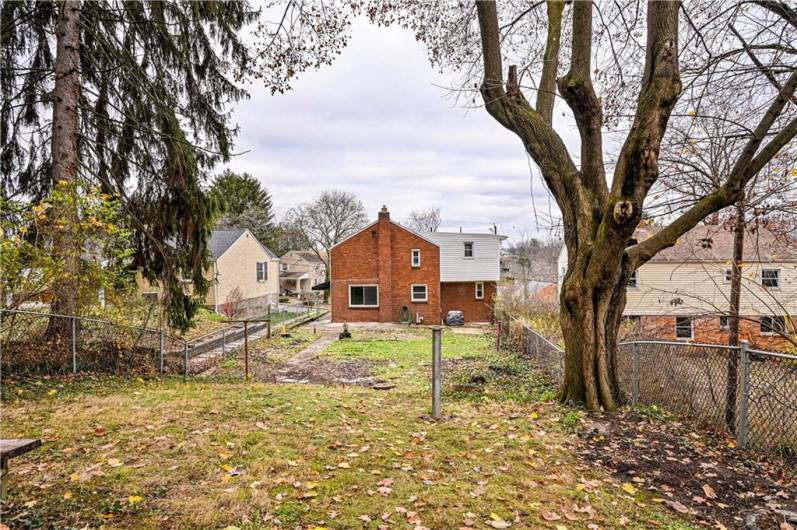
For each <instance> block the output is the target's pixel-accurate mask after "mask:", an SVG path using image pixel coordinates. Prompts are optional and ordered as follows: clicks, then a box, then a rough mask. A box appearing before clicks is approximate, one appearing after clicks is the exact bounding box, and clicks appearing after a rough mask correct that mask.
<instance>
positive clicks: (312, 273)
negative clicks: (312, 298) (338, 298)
mask: <svg viewBox="0 0 797 530" xmlns="http://www.w3.org/2000/svg"><path fill="white" fill-rule="evenodd" d="M326 279H327V267H326V265H325V264H324V261H323V260H322V259H321V258H319V257H318V255H317V254H316V253H315V252H313V251H311V250H291V251H290V252H287V253H285V255H283V256H282V257H281V258H280V290H284V289H289V290H291V291H293V292H295V293H299V294H301V295H304V296H306V295H307V294H309V293H311V292H312V289H313V286H315V285H318V284H320V283H324V282H325V281H326Z"/></svg>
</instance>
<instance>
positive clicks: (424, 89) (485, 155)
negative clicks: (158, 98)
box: [229, 22, 571, 236]
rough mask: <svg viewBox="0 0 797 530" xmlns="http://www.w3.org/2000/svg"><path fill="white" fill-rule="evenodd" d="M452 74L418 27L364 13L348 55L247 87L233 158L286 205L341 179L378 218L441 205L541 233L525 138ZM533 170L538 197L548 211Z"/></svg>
mask: <svg viewBox="0 0 797 530" xmlns="http://www.w3.org/2000/svg"><path fill="white" fill-rule="evenodd" d="M450 84H451V79H450V78H447V77H446V76H443V75H440V74H437V73H436V72H435V71H434V69H432V68H431V67H430V66H429V63H428V61H427V59H426V54H425V50H424V48H423V46H422V45H421V44H420V43H418V42H416V41H415V39H414V37H413V35H412V33H411V32H409V31H405V30H402V29H400V28H387V29H386V28H377V27H373V26H370V25H368V24H366V23H364V22H358V23H357V24H355V26H354V30H353V35H352V39H351V41H350V44H349V46H348V47H347V49H346V50H344V52H343V54H342V55H341V57H340V58H339V59H338V60H337V61H336V62H335V63H334V64H333V65H332V66H328V67H325V68H324V69H322V70H320V71H318V72H310V73H306V74H305V75H303V76H302V77H301V78H300V79H299V80H298V81H297V82H296V83H295V84H294V90H293V91H292V92H289V93H287V94H284V95H275V96H271V95H270V93H269V92H267V91H266V90H265V89H264V88H263V87H262V86H258V85H256V84H253V85H252V86H251V87H249V88H250V92H251V95H252V97H251V99H250V100H249V101H246V102H244V103H242V104H240V105H239V106H238V107H237V108H236V109H235V112H234V119H235V121H236V122H237V123H238V124H239V126H240V134H239V136H238V138H237V142H236V150H237V151H239V152H245V153H244V154H242V155H240V156H237V157H235V158H234V159H233V161H232V162H231V163H230V165H229V166H230V167H231V168H232V169H234V170H238V171H247V172H249V173H251V174H252V175H254V176H256V177H257V178H259V179H260V180H261V181H262V182H263V183H264V185H265V186H266V187H268V188H269V190H270V191H271V193H272V196H273V200H274V204H275V206H276V208H277V212H278V213H282V212H284V211H285V210H287V209H288V208H290V207H291V206H293V205H295V204H296V203H298V202H301V201H305V200H309V199H311V198H313V197H314V196H316V195H317V194H318V193H319V192H320V191H321V190H323V189H331V188H335V189H343V190H346V191H351V192H354V193H356V194H357V195H358V196H359V197H360V198H361V199H362V200H363V202H364V203H365V205H366V208H367V209H368V212H369V214H370V215H371V216H372V217H375V216H376V212H377V210H378V209H379V207H380V206H381V205H382V204H386V205H388V207H389V208H390V210H391V214H392V215H393V217H394V218H395V219H398V220H401V219H403V218H405V217H406V216H407V214H408V213H409V211H410V210H412V209H417V208H426V207H431V206H438V207H440V208H441V210H442V215H443V227H444V229H452V230H456V229H458V228H459V227H460V226H461V227H462V228H463V229H464V230H468V231H487V230H488V229H489V228H490V227H491V226H492V225H493V223H495V224H497V225H498V227H499V231H500V232H501V233H504V234H507V235H510V236H517V235H518V234H519V232H520V231H526V232H528V231H531V232H534V231H535V220H534V217H533V215H532V196H531V192H530V179H532V176H531V173H530V170H529V166H528V162H527V159H526V155H525V152H524V150H523V147H522V145H521V144H520V141H519V140H518V139H517V137H516V136H514V135H513V134H512V133H510V132H508V131H506V130H504V129H503V128H502V127H501V126H500V125H498V124H497V123H496V122H495V121H494V120H493V119H492V118H490V116H488V115H487V113H486V112H485V111H484V110H483V109H470V110H467V109H465V108H464V107H463V105H462V104H461V103H460V104H458V103H457V102H456V101H454V100H453V99H452V98H450V97H448V96H449V94H448V93H447V91H446V90H445V89H443V88H440V86H449V85H450ZM567 140H568V143H569V141H570V140H571V139H570V138H568V139H567ZM534 175H535V176H534V177H533V182H532V183H531V189H533V190H534V195H535V196H534V201H535V202H536V204H537V207H538V209H541V210H545V211H547V210H548V207H547V205H548V197H547V194H546V192H545V191H544V188H543V185H542V183H541V182H540V180H539V178H538V176H536V175H537V172H536V171H535V173H534ZM542 235H546V234H545V233H543V234H542Z"/></svg>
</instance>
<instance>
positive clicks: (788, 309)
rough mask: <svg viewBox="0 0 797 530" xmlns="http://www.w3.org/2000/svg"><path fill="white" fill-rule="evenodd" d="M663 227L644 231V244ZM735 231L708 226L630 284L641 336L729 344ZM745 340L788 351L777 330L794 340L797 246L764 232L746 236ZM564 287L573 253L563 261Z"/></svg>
mask: <svg viewBox="0 0 797 530" xmlns="http://www.w3.org/2000/svg"><path fill="white" fill-rule="evenodd" d="M656 230H658V228H656V227H646V228H641V229H639V230H637V232H636V238H637V240H638V241H644V240H645V239H647V238H648V237H650V236H651V235H652V234H653V233H655V231H656ZM732 256H733V232H732V231H731V230H729V229H727V228H725V227H723V226H720V225H702V226H698V227H695V228H693V229H692V230H691V231H689V232H687V233H686V234H684V235H683V236H682V237H681V238H680V239H679V240H678V242H677V243H676V244H675V245H674V246H672V247H670V248H667V249H664V250H662V251H661V252H659V253H658V254H656V256H654V257H653V259H651V260H650V261H648V262H647V263H645V264H644V265H642V266H641V267H639V269H637V271H636V272H635V273H634V275H633V276H632V277H631V279H630V280H629V282H628V287H627V289H626V304H625V310H624V312H623V314H624V315H625V317H626V319H627V320H630V321H631V322H633V323H635V325H636V327H637V328H638V329H639V331H640V332H641V334H643V335H645V336H649V337H656V338H660V339H663V340H685V341H694V342H709V343H717V344H722V343H727V340H728V338H727V337H728V317H727V313H728V308H729V304H730V302H729V300H730V277H731V263H732V262H731V260H732ZM743 258H744V259H743V265H742V290H741V307H740V322H739V330H740V338H742V339H747V340H749V341H750V343H751V344H752V345H754V346H757V347H760V348H763V349H788V348H791V347H792V346H791V344H790V343H789V342H788V341H787V340H786V339H784V338H783V337H782V336H781V335H780V334H779V333H777V331H778V330H780V331H785V332H787V333H791V334H794V330H795V327H794V326H795V320H794V317H795V315H797V242H795V241H794V240H791V241H784V240H783V239H782V238H779V237H776V236H775V235H774V234H773V233H772V232H770V231H769V230H767V229H765V228H757V229H756V230H755V231H750V232H748V233H747V234H745V251H744V256H743ZM558 268H559V286H560V287H561V285H562V280H563V278H564V274H565V272H566V270H567V250H566V249H565V248H563V249H562V252H561V253H560V255H559V260H558Z"/></svg>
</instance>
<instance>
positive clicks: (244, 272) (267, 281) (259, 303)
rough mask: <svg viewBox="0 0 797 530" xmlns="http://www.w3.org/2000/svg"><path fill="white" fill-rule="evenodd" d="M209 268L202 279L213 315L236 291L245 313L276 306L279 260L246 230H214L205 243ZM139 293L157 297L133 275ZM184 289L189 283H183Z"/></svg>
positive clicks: (156, 291)
mask: <svg viewBox="0 0 797 530" xmlns="http://www.w3.org/2000/svg"><path fill="white" fill-rule="evenodd" d="M208 250H209V251H210V254H211V259H212V262H211V265H210V267H209V268H208V270H207V271H206V272H205V277H206V278H207V279H208V280H210V281H211V284H210V289H208V294H207V297H206V298H205V306H206V307H208V308H210V309H213V310H214V311H216V312H217V313H223V312H224V303H225V302H227V301H228V300H230V295H231V293H232V292H233V291H234V290H235V289H236V288H238V289H239V291H240V293H241V295H242V299H241V302H240V309H241V310H242V311H243V312H245V313H248V314H253V313H259V312H261V311H262V312H265V311H266V308H267V307H268V306H269V304H276V303H277V302H278V296H279V258H278V257H277V255H276V254H274V253H273V252H272V251H271V250H269V249H268V248H267V247H266V246H265V245H263V244H262V243H260V242H259V241H258V240H257V239H256V238H255V236H254V235H253V234H252V232H250V231H249V230H248V229H245V228H240V229H230V230H214V231H213V233H212V234H211V237H210V242H209V243H208ZM137 282H138V285H139V292H141V293H142V295H143V296H144V297H147V298H153V299H157V298H159V297H160V289H159V287H156V286H152V285H150V284H149V283H148V282H146V280H144V279H143V278H141V275H137ZM184 284H185V288H186V290H190V289H191V282H190V281H189V280H186V281H185V282H184Z"/></svg>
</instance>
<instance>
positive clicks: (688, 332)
mask: <svg viewBox="0 0 797 530" xmlns="http://www.w3.org/2000/svg"><path fill="white" fill-rule="evenodd" d="M694 336H695V329H694V320H692V318H691V317H675V338H676V339H692V338H694Z"/></svg>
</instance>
